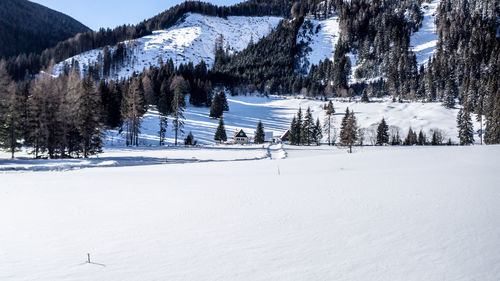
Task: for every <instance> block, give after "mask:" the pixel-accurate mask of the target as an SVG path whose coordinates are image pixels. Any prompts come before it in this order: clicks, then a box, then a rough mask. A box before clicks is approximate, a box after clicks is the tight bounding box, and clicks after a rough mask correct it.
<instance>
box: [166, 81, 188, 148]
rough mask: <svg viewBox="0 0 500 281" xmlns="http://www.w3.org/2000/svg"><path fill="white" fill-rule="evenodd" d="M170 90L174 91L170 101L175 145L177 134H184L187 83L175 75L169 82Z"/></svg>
mask: <svg viewBox="0 0 500 281" xmlns="http://www.w3.org/2000/svg"><path fill="white" fill-rule="evenodd" d="M170 90H171V91H172V92H173V93H174V99H173V101H172V127H173V128H172V129H173V130H174V133H175V136H174V138H175V145H177V139H178V136H179V134H184V120H185V117H184V108H185V106H186V101H185V96H184V95H185V93H186V92H187V90H188V84H187V82H186V80H184V78H182V77H181V76H176V77H174V79H173V80H172V84H170Z"/></svg>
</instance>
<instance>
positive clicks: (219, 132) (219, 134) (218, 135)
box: [214, 117, 227, 142]
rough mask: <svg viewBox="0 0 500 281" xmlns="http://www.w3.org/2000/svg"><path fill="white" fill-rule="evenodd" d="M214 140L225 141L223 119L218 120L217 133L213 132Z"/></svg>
mask: <svg viewBox="0 0 500 281" xmlns="http://www.w3.org/2000/svg"><path fill="white" fill-rule="evenodd" d="M214 140H215V141H218V142H224V141H227V135H226V128H225V127H224V119H223V118H222V117H221V118H219V126H218V127H217V131H215V135H214Z"/></svg>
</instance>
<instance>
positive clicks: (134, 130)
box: [121, 76, 146, 146]
mask: <svg viewBox="0 0 500 281" xmlns="http://www.w3.org/2000/svg"><path fill="white" fill-rule="evenodd" d="M124 92H125V95H124V97H123V101H122V109H121V112H122V116H123V118H124V119H125V125H126V132H127V136H126V138H127V140H126V144H127V146H128V145H132V146H134V145H135V146H139V133H140V128H141V117H142V115H144V113H146V104H145V99H144V92H143V89H142V83H141V80H140V79H137V77H136V76H133V77H132V78H131V80H130V83H129V84H128V85H127V86H126V87H125V91H124Z"/></svg>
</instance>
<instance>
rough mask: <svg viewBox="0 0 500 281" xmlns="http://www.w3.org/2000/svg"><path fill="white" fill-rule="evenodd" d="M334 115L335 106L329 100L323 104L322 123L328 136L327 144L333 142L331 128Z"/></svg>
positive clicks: (332, 129)
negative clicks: (323, 117) (323, 118)
mask: <svg viewBox="0 0 500 281" xmlns="http://www.w3.org/2000/svg"><path fill="white" fill-rule="evenodd" d="M334 115H335V108H334V107H333V103H332V101H329V102H328V104H327V105H326V106H325V124H324V129H325V134H326V135H327V138H328V145H332V143H335V140H332V132H333V131H334V128H333V126H334V120H333V117H334Z"/></svg>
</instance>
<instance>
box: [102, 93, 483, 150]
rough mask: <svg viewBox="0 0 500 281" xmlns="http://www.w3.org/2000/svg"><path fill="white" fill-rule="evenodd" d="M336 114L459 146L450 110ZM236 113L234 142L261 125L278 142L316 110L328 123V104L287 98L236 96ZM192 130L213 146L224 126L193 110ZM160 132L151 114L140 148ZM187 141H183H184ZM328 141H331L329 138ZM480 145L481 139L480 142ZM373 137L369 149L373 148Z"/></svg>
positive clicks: (362, 108) (431, 107) (114, 141)
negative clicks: (299, 117) (299, 116)
mask: <svg viewBox="0 0 500 281" xmlns="http://www.w3.org/2000/svg"><path fill="white" fill-rule="evenodd" d="M333 103H334V107H335V110H336V114H335V126H336V127H337V129H339V128H340V123H341V121H342V117H343V115H344V113H345V110H346V108H347V107H349V109H350V110H354V111H355V113H356V116H357V119H358V125H359V126H360V127H361V128H365V129H368V130H373V129H375V128H376V126H378V124H379V123H380V121H381V120H382V118H385V119H386V121H387V122H388V124H389V125H390V126H395V127H398V128H399V129H400V131H401V134H402V135H403V136H406V133H407V131H408V128H409V127H410V126H411V127H412V129H413V130H417V131H419V130H420V129H422V130H424V132H426V133H427V134H428V136H429V137H430V134H429V131H430V130H432V129H436V128H437V129H440V130H442V131H443V132H444V133H445V137H446V139H447V138H452V140H453V141H454V142H457V128H456V116H457V112H458V109H454V110H449V109H446V108H444V107H443V106H442V105H441V104H440V103H397V102H392V101H391V100H390V99H381V100H374V101H373V102H371V103H361V102H357V101H348V100H342V99H336V100H334V101H333ZM228 104H229V108H230V111H229V112H226V113H224V123H225V125H226V131H227V135H228V138H232V137H233V134H234V132H235V131H236V130H240V129H243V130H244V131H245V132H246V133H247V134H248V135H249V136H251V137H253V135H254V131H255V129H256V127H257V123H258V122H259V121H262V123H263V124H264V129H265V130H266V131H270V132H273V133H274V135H275V137H280V136H281V135H282V134H283V133H284V132H286V130H288V129H289V127H290V123H291V121H292V118H293V116H294V115H295V114H296V113H297V110H298V109H299V107H300V108H302V109H303V110H304V113H305V110H306V109H307V107H311V110H312V112H313V116H314V118H320V121H321V122H322V123H323V121H324V119H325V117H324V116H325V115H324V110H323V109H322V106H323V105H324V104H325V102H322V101H319V100H309V99H299V98H283V97H277V96H271V97H269V98H266V97H259V96H236V97H231V96H229V97H228ZM184 115H185V117H186V122H185V123H186V124H185V129H184V131H185V134H184V135H187V134H189V132H192V133H193V135H194V137H195V139H196V140H197V141H198V143H199V144H203V145H205V144H213V143H214V140H213V138H214V134H215V131H216V129H217V126H218V120H215V119H212V118H209V109H208V108H199V107H192V106H189V107H188V108H187V110H186V112H185V114H184ZM475 129H476V130H478V129H479V123H477V122H476V123H475ZM167 130H168V136H167V137H168V139H167V141H168V143H169V144H173V143H174V139H173V132H172V126H171V124H170V123H169V128H168V129H167ZM158 131H159V116H158V112H157V111H156V110H154V109H153V108H152V109H151V110H149V111H148V113H147V114H146V116H145V118H144V120H143V123H142V134H141V135H140V142H141V144H142V145H146V146H148V145H157V144H158V142H159V138H158ZM183 139H184V136H181V141H182V140H183ZM325 141H326V138H325ZM477 141H479V139H477ZM124 142H125V139H124V137H123V135H120V134H118V132H116V131H112V132H109V133H108V134H107V140H106V146H108V147H116V146H118V147H122V146H123V145H124ZM369 142H370V141H369V140H368V136H366V140H365V143H367V144H369Z"/></svg>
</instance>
